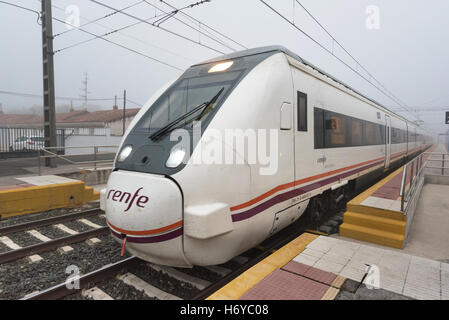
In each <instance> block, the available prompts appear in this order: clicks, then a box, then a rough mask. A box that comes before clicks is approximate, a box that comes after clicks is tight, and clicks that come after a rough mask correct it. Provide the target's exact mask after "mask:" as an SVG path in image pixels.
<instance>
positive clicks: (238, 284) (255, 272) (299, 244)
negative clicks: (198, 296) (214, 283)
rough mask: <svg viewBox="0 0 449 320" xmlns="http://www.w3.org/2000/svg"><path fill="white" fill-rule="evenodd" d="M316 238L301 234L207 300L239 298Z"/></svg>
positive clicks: (315, 236) (308, 234) (312, 235)
mask: <svg viewBox="0 0 449 320" xmlns="http://www.w3.org/2000/svg"><path fill="white" fill-rule="evenodd" d="M316 238H318V236H317V235H314V234H310V233H304V234H302V235H300V236H299V237H297V238H296V239H295V240H293V241H291V242H289V243H288V244H286V245H285V246H283V247H282V248H280V249H279V250H277V251H275V252H274V253H273V254H271V255H270V256H268V257H266V258H265V259H264V260H262V261H260V262H259V263H258V264H256V265H255V266H253V267H251V268H250V269H248V270H247V271H246V272H244V273H243V274H241V275H240V276H238V277H237V278H235V279H234V280H232V281H231V282H229V283H228V284H227V285H225V286H224V287H223V288H221V289H220V290H218V291H216V292H215V293H213V294H212V295H211V296H209V297H208V298H207V299H206V300H237V299H239V298H240V297H241V296H243V295H244V294H245V293H246V292H247V291H248V290H250V289H251V288H252V287H254V286H255V285H256V284H258V283H259V282H260V281H262V280H263V279H264V278H265V277H266V276H268V275H269V274H270V273H272V272H273V271H274V270H276V269H280V268H281V267H283V266H284V265H286V264H287V263H288V262H290V261H291V260H292V259H293V258H295V257H296V256H297V255H298V254H300V253H301V252H302V251H304V249H305V248H306V246H307V245H308V244H309V243H311V242H312V241H313V240H315V239H316Z"/></svg>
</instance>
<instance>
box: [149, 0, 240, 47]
mask: <svg viewBox="0 0 449 320" xmlns="http://www.w3.org/2000/svg"><path fill="white" fill-rule="evenodd" d="M144 2H145V3H146V4H147V5H149V6H151V7H153V8H155V9H156V10H159V11H161V12H164V13H166V14H167V17H166V18H165V19H164V20H163V21H162V22H165V21H167V20H168V19H170V18H173V19H174V20H176V21H178V22H180V23H182V24H183V25H185V26H187V27H188V28H190V29H193V30H195V31H197V32H198V33H199V34H202V35H204V36H205V37H207V38H209V39H211V40H212V41H215V42H217V43H218V44H220V45H222V46H224V47H226V48H228V49H230V50H232V51H236V49H235V48H233V47H231V46H230V45H228V44H227V43H225V42H224V41H222V40H220V39H218V38H217V37H216V36H213V35H211V34H210V32H209V33H206V32H205V31H203V30H201V29H197V28H196V27H194V26H191V25H190V24H188V23H186V22H184V21H182V20H181V19H178V18H176V17H175V16H174V15H175V14H177V13H178V12H179V10H180V9H176V7H172V9H173V11H172V12H167V11H165V10H162V9H161V8H160V7H158V6H156V5H154V4H152V3H150V2H148V1H147V0H144ZM162 22H159V23H157V24H156V25H155V26H157V27H159V26H160V25H161V23H162ZM198 22H199V23H200V24H202V23H201V21H198Z"/></svg>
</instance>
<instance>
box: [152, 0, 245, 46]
mask: <svg viewBox="0 0 449 320" xmlns="http://www.w3.org/2000/svg"><path fill="white" fill-rule="evenodd" d="M160 1H161V2H162V3H164V4H166V5H167V6H169V7H170V8H172V9H176V8H175V7H174V6H173V5H171V4H170V3H168V2H167V1H164V0H160ZM181 15H184V16H186V17H188V18H189V19H191V20H192V21H194V22H196V23H200V24H201V25H202V26H205V27H206V28H208V29H210V30H212V31H213V32H215V33H216V34H218V35H220V36H222V37H224V38H226V39H228V40H230V41H232V42H233V43H235V44H237V45H238V46H240V47H242V48H243V49H248V47H246V46H245V45H243V44H241V43H240V42H238V41H236V40H234V39H232V38H230V37H228V36H227V35H225V34H223V33H222V32H220V31H218V30H216V29H214V28H212V27H211V26H209V25H207V24H206V23H204V22H202V21H200V20H198V19H196V18H194V17H192V16H191V15H189V14H187V13H185V12H181ZM204 30H205V31H206V32H208V31H207V29H204ZM209 33H210V32H209Z"/></svg>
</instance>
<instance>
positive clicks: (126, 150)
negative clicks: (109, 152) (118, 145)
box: [117, 146, 133, 162]
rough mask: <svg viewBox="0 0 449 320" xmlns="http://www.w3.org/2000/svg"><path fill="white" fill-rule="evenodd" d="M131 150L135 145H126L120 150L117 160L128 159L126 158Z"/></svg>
mask: <svg viewBox="0 0 449 320" xmlns="http://www.w3.org/2000/svg"><path fill="white" fill-rule="evenodd" d="M131 151H133V147H131V146H126V147H124V148H123V149H122V152H120V154H119V156H118V158H117V161H118V162H123V161H125V160H126V158H128V156H129V155H130V154H131Z"/></svg>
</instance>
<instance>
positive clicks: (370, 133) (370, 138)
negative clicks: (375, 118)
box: [365, 122, 375, 145]
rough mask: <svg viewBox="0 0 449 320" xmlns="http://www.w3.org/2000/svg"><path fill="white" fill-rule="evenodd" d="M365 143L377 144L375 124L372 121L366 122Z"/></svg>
mask: <svg viewBox="0 0 449 320" xmlns="http://www.w3.org/2000/svg"><path fill="white" fill-rule="evenodd" d="M365 144H368V145H372V144H375V140H374V125H373V124H372V123H370V122H366V124H365Z"/></svg>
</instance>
